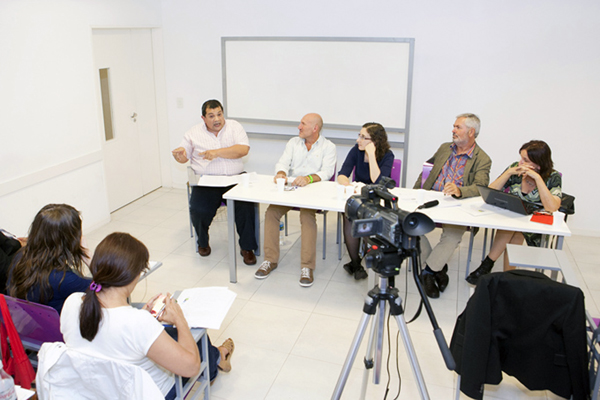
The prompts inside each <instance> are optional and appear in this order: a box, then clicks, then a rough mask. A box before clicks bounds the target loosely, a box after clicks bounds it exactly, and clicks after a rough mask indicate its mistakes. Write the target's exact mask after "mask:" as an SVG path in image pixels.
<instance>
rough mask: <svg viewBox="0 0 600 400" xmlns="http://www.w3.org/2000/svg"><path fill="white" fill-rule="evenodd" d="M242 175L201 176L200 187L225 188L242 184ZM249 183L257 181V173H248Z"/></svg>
mask: <svg viewBox="0 0 600 400" xmlns="http://www.w3.org/2000/svg"><path fill="white" fill-rule="evenodd" d="M241 176H242V175H241V174H240V175H201V176H200V178H199V179H198V186H210V187H225V186H231V185H236V184H238V183H241V181H242V177H241ZM248 176H249V181H250V182H252V181H254V180H256V177H257V175H256V172H250V173H248Z"/></svg>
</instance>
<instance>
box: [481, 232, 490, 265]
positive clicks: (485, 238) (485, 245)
mask: <svg viewBox="0 0 600 400" xmlns="http://www.w3.org/2000/svg"><path fill="white" fill-rule="evenodd" d="M487 237H488V228H485V231H483V250H481V261H483V260H485V255H486V251H485V250H486V248H487Z"/></svg>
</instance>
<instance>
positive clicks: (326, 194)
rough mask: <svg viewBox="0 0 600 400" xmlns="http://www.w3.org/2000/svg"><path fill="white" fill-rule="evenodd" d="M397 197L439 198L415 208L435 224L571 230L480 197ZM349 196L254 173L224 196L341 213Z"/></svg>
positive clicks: (403, 196)
mask: <svg viewBox="0 0 600 400" xmlns="http://www.w3.org/2000/svg"><path fill="white" fill-rule="evenodd" d="M391 192H392V193H393V194H395V195H396V196H398V206H399V207H400V208H401V209H403V210H405V211H409V212H411V211H416V209H417V206H418V205H419V204H421V203H417V197H418V196H420V195H421V193H422V195H423V202H426V201H429V200H434V199H435V200H439V202H440V204H439V205H438V206H436V207H433V208H429V209H423V210H418V211H420V212H422V213H424V214H426V215H428V216H429V217H430V218H431V219H432V220H433V221H434V222H436V223H447V224H453V225H461V226H472V227H480V228H491V229H506V230H512V231H520V232H533V233H541V234H549V235H558V236H571V231H570V230H569V228H568V227H567V224H565V223H564V221H560V223H559V224H557V225H546V224H541V223H537V222H531V216H529V215H521V214H517V213H514V212H511V211H507V210H504V209H501V208H497V207H493V206H489V205H487V204H485V203H484V202H483V199H482V198H481V197H473V198H469V199H460V200H457V199H454V198H453V197H451V196H444V195H443V194H442V193H441V192H433V191H417V190H414V189H404V188H394V189H392V190H391ZM348 197H349V195H343V196H340V195H339V194H338V184H337V183H336V182H331V181H327V182H317V183H313V184H310V185H307V186H304V187H299V188H297V189H296V190H293V191H283V192H279V191H278V190H277V184H276V183H275V182H274V181H273V175H253V176H252V178H251V180H250V182H249V184H248V186H243V185H242V184H239V185H237V186H235V187H233V188H232V189H231V190H229V191H228V192H227V193H225V194H224V195H223V198H224V199H227V200H228V202H229V201H232V200H240V201H248V202H252V203H265V204H275V205H281V206H288V207H298V208H312V209H316V210H328V211H336V212H344V209H345V206H346V200H347V199H348ZM233 219H234V218H233V207H228V210H227V220H228V232H229V234H228V236H229V246H230V249H229V253H230V254H229V258H230V277H231V279H230V280H231V282H236V281H237V277H236V276H237V261H236V254H237V250H236V243H235V240H234V238H235V235H234V221H233Z"/></svg>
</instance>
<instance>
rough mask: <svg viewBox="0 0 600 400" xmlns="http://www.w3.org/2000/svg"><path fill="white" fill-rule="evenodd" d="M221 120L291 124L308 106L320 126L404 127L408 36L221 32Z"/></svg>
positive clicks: (411, 43) (408, 73)
mask: <svg viewBox="0 0 600 400" xmlns="http://www.w3.org/2000/svg"><path fill="white" fill-rule="evenodd" d="M221 45H222V66H223V101H224V107H225V113H226V115H227V117H228V118H233V119H236V120H239V121H242V122H244V121H245V122H260V123H264V122H267V123H275V124H298V121H299V120H300V119H301V118H302V116H304V115H305V114H307V113H309V112H316V113H318V114H320V115H321V116H322V117H323V121H324V123H325V126H326V127H336V128H342V129H352V130H353V131H354V130H356V129H359V128H360V127H361V126H362V125H363V124H364V123H365V122H370V121H375V122H379V123H381V124H382V125H383V126H384V127H385V128H386V130H388V132H404V133H407V132H408V121H409V112H410V95H411V88H412V85H411V82H412V65H413V53H414V39H401V38H275V37H223V38H222V39H221Z"/></svg>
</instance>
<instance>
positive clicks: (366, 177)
mask: <svg viewBox="0 0 600 400" xmlns="http://www.w3.org/2000/svg"><path fill="white" fill-rule="evenodd" d="M393 165H394V153H392V151H391V150H390V145H389V143H388V138H387V133H386V131H385V128H384V127H383V126H382V125H381V124H378V123H377V122H367V123H366V124H364V125H363V126H362V129H361V130H360V133H359V134H358V139H357V140H356V145H355V146H354V147H353V148H352V149H350V152H349V153H348V155H347V156H346V160H344V164H342V168H341V169H340V172H339V174H338V179H337V181H338V183H339V184H340V185H345V186H348V185H350V184H351V182H350V176H351V175H352V171H353V170H354V180H355V181H356V182H362V183H364V184H367V185H368V184H372V183H378V182H379V180H380V178H381V177H382V176H385V177H389V176H390V174H391V173H392V166H393ZM351 229H352V223H351V222H350V221H349V220H348V218H344V241H345V242H346V249H348V254H349V255H350V262H349V263H347V264H345V265H344V269H345V270H346V272H348V273H349V274H350V275H353V276H354V278H355V279H357V280H358V279H365V278H366V277H367V272H366V271H365V269H364V268H363V266H362V265H361V259H360V256H359V255H358V247H359V245H360V240H359V239H358V238H355V237H353V236H352V233H351Z"/></svg>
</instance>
